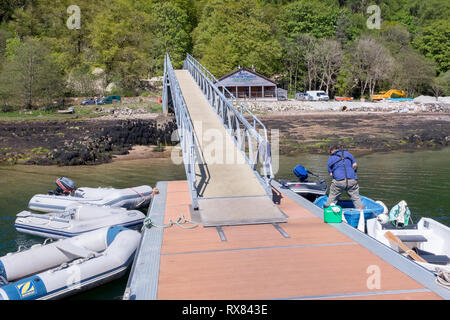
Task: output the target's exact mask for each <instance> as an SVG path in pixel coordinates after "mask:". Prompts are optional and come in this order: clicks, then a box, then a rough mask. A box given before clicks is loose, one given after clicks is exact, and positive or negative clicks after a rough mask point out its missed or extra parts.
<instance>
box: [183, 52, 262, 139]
mask: <svg viewBox="0 0 450 320" xmlns="http://www.w3.org/2000/svg"><path fill="white" fill-rule="evenodd" d="M186 61H188V62H190V63H192V64H193V65H195V66H196V68H197V69H198V70H199V71H200V72H202V73H203V75H204V76H205V77H207V78H208V79H209V80H210V81H211V82H212V83H213V84H215V83H217V82H219V80H218V79H217V78H216V77H215V76H214V75H213V74H212V73H211V72H209V70H208V69H206V68H205V67H204V66H203V65H202V64H201V63H200V62H199V61H198V60H196V59H195V58H194V57H192V56H191V55H190V54H189V53H187V54H186ZM216 87H217V86H216ZM223 90H224V92H225V93H227V95H228V96H229V97H230V98H228V100H231V101H232V102H233V103H232V106H233V107H234V106H235V105H237V106H238V107H239V112H240V114H242V115H243V114H244V112H245V113H247V114H249V115H250V117H251V118H252V120H253V121H254V122H257V123H258V124H259V125H260V126H261V128H262V130H263V131H264V138H265V140H267V129H266V126H265V125H264V124H263V123H262V122H261V121H260V120H259V119H258V118H257V117H256V116H255V114H254V113H253V112H251V111H250V109H248V108H247V107H246V106H245V105H244V104H243V103H242V102H241V101H240V100H239V99H238V98H236V97H235V96H234V95H233V94H232V93H231V92H230V91H229V90H228V89H227V88H226V87H223ZM219 92H220V91H219ZM225 98H226V97H225ZM254 127H256V126H255V124H254Z"/></svg>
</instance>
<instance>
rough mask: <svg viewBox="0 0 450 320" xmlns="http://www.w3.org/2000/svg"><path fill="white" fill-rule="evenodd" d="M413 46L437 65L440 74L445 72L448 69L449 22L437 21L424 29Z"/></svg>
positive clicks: (449, 47) (449, 57) (449, 64)
mask: <svg viewBox="0 0 450 320" xmlns="http://www.w3.org/2000/svg"><path fill="white" fill-rule="evenodd" d="M414 46H415V47H416V48H417V49H418V50H419V51H420V52H422V53H423V54H424V55H425V56H426V57H428V58H430V59H433V60H434V61H435V62H436V63H437V65H438V71H439V72H440V73H445V72H447V70H449V68H450V21H449V20H448V19H446V20H438V21H435V22H433V23H432V24H431V25H429V26H428V27H426V28H424V29H423V32H422V33H421V34H420V35H419V36H418V37H417V38H416V39H414Z"/></svg>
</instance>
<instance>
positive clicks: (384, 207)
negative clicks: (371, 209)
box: [375, 200, 389, 214]
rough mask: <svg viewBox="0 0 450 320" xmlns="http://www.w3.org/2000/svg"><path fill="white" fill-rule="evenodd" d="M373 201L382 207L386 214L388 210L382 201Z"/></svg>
mask: <svg viewBox="0 0 450 320" xmlns="http://www.w3.org/2000/svg"><path fill="white" fill-rule="evenodd" d="M375 203H378V204H379V205H380V206H382V207H383V214H387V213H388V212H389V209H388V207H387V206H386V205H385V204H384V202H383V201H380V200H377V201H375Z"/></svg>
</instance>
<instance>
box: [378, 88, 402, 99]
mask: <svg viewBox="0 0 450 320" xmlns="http://www.w3.org/2000/svg"><path fill="white" fill-rule="evenodd" d="M393 94H395V95H398V96H401V97H405V96H406V93H405V91H403V90H397V89H391V90H389V91H380V93H379V94H373V95H372V96H371V97H370V98H371V99H372V101H379V100H384V99H389V98H391V97H392V95H393Z"/></svg>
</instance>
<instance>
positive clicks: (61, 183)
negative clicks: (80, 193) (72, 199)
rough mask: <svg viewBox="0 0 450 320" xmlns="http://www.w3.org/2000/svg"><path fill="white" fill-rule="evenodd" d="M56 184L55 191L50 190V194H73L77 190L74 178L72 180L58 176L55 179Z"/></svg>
mask: <svg viewBox="0 0 450 320" xmlns="http://www.w3.org/2000/svg"><path fill="white" fill-rule="evenodd" d="M55 184H56V189H55V190H54V191H49V192H48V193H49V194H53V195H57V196H60V195H66V196H67V195H69V194H71V193H72V192H73V191H75V189H76V188H75V182H73V181H72V180H70V179H69V178H66V177H62V178H58V179H56V181H55Z"/></svg>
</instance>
